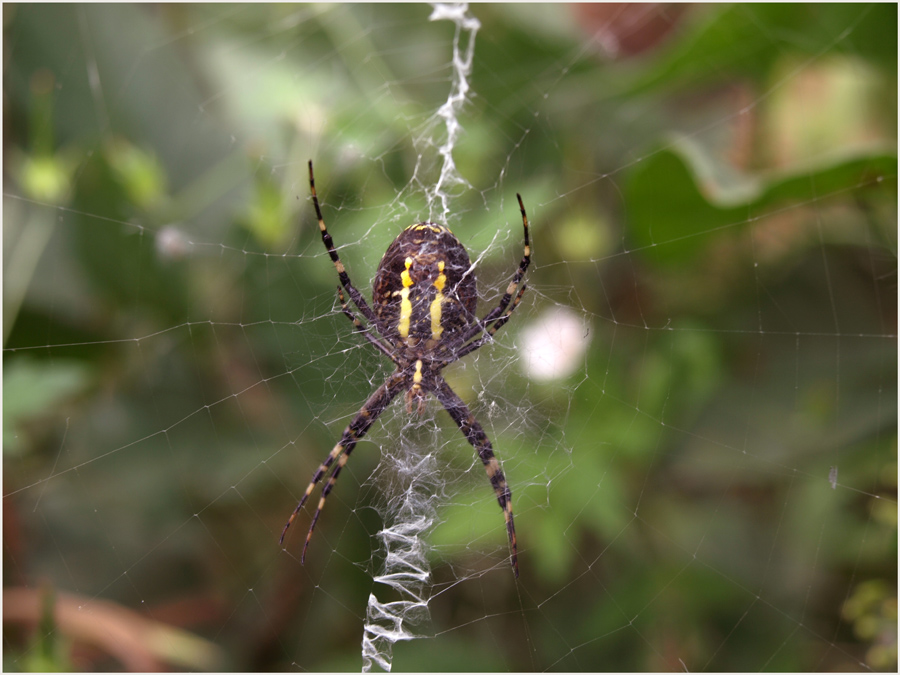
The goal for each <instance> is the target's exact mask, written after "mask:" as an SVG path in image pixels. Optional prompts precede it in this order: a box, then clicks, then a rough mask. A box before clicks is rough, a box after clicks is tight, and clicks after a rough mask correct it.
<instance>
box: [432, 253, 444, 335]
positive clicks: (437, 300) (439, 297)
mask: <svg viewBox="0 0 900 675" xmlns="http://www.w3.org/2000/svg"><path fill="white" fill-rule="evenodd" d="M446 283H447V275H446V274H444V261H443V260H441V261H439V262H438V276H437V279H435V280H434V287H435V288H436V289H437V293H436V294H435V296H434V300H432V301H431V339H432V340H435V341H437V340H440V339H441V333H443V332H444V327H443V326H442V325H441V305H442V304H443V302H444V285H445V284H446Z"/></svg>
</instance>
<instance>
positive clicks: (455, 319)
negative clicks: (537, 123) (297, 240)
mask: <svg viewBox="0 0 900 675" xmlns="http://www.w3.org/2000/svg"><path fill="white" fill-rule="evenodd" d="M309 191H310V193H311V195H312V201H313V205H314V206H315V208H316V217H317V218H318V219H319V230H320V231H321V233H322V242H323V243H324V244H325V248H326V249H327V250H328V255H329V256H331V261H332V262H333V263H334V267H335V269H336V270H337V273H338V277H339V279H340V282H341V285H340V286H338V289H337V290H338V300H339V301H340V304H341V310H342V311H343V313H344V314H345V315H346V316H347V318H348V319H350V321H351V322H352V323H353V327H354V328H355V329H356V331H357V332H359V333H360V334H361V335H362V336H363V337H364V338H365V339H366V340H368V341H369V342H370V343H371V344H372V345H373V346H374V347H375V348H376V349H377V350H378V351H380V352H381V353H382V354H384V355H385V356H386V357H387V358H389V359H390V360H391V361H393V363H394V365H395V366H396V367H397V369H396V370H395V371H394V372H393V373H392V374H391V375H390V377H388V378H387V380H386V381H385V382H384V384H382V385H381V386H380V387H378V389H376V390H375V393H373V394H372V395H371V396H370V397H369V399H368V400H367V401H366V402H365V404H364V405H363V407H362V408H361V409H360V411H359V412H358V413H357V414H356V416H355V417H354V418H353V420H352V421H351V422H350V424H349V425H347V428H346V429H344V433H343V434H342V435H341V439H340V440H339V441H338V442H337V445H335V446H334V448H333V449H332V450H331V452H330V453H329V454H328V457H327V458H326V459H325V461H324V462H322V464H321V465H320V466H319V468H318V469H317V470H316V472H315V473H314V474H313V477H312V480H310V482H309V486H308V487H307V488H306V492H305V493H304V495H303V497H302V498H301V499H300V503H299V504H297V508H295V509H294V512H293V513H292V514H291V517H290V518H289V519H288V521H287V523H286V524H285V526H284V529H283V530H282V532H281V538H280V539H279V543H280V544H283V543H284V537H285V534H287V530H288V528H289V527H290V526H291V523H293V522H294V518H295V517H296V516H297V514H298V513H299V512H300V510H301V509H302V508H303V505H304V504H305V503H306V500H307V499H309V496H310V495H311V494H312V492H313V490H314V489H315V487H316V485H317V484H318V483H319V481H320V480H322V478H323V477H324V476H325V474H326V473H327V472H328V470H329V469H330V468H331V466H332V465H333V464H335V462H337V464H336V465H335V466H334V469H332V470H331V474H330V475H329V477H328V480H327V481H326V482H325V484H324V487H323V488H322V496H321V497H320V498H319V505H318V507H317V508H316V512H315V514H313V517H312V522H311V523H310V525H309V532H307V535H306V542H305V543H304V544H303V552H302V554H301V556H300V563H301V564H303V563H304V562H305V560H306V549H307V548H308V547H309V541H310V539H311V538H312V534H313V530H314V529H315V527H316V522H317V521H318V520H319V515H320V514H321V513H322V509H323V508H324V506H325V499H326V498H327V497H328V495H329V493H330V492H331V490H332V488H334V484H335V482H337V479H338V476H339V475H340V473H341V469H342V468H343V467H344V465H345V464H346V463H347V460H348V459H349V458H350V453H351V452H353V448H354V447H356V442H357V441H358V440H359V439H360V438H362V437H363V436H364V435H365V434H366V432H367V431H368V430H369V429H370V428H371V426H372V424H373V423H374V422H375V420H376V419H378V416H379V415H381V413H383V412H384V411H385V410H386V409H387V407H388V405H390V403H391V401H392V400H393V399H394V398H395V397H396V396H397V395H398V394H400V393H401V392H403V391H406V408H407V411H408V412H409V413H410V414H412V411H413V408H414V407H415V408H416V410H417V411H418V413H420V414H421V413H422V412H423V411H424V409H425V398H426V395H427V394H428V393H431V394H433V395H434V396H435V398H437V400H438V401H439V402H440V403H441V405H442V406H443V407H444V409H445V410H446V411H447V413H448V414H449V415H450V417H452V418H453V421H454V422H456V424H457V425H458V426H459V428H460V430H461V431H462V433H463V435H464V436H465V437H466V440H467V441H469V443H470V444H471V445H472V446H473V447H474V448H475V451H476V452H477V453H478V457H479V458H480V459H481V461H482V463H483V464H484V468H485V470H486V471H487V475H488V478H489V479H490V481H491V485H492V486H493V488H494V493H495V494H496V495H497V501H498V502H499V503H500V508H501V509H503V516H504V518H505V520H506V531H507V535H508V537H509V548H510V563H511V564H512V568H513V572H514V573H515V576H516V577H517V578H518V576H519V563H518V555H517V549H516V528H515V525H514V524H513V511H512V500H511V493H510V491H509V486H508V485H507V484H506V478H505V477H504V476H503V471H502V470H501V469H500V464H499V463H498V462H497V459H496V457H494V450H493V448H492V447H491V442H490V440H488V437H487V434H485V433H484V429H482V428H481V425H480V424H479V423H478V422H477V421H476V420H475V417H474V416H473V415H472V413H471V412H470V411H469V408H468V407H467V406H466V404H465V403H463V401H462V399H461V398H460V397H459V396H457V395H456V393H455V392H454V391H453V390H452V389H451V388H450V386H449V385H448V384H447V382H446V381H445V380H444V378H443V377H442V376H441V370H443V369H444V368H445V367H446V366H448V365H449V364H451V363H453V362H454V361H458V360H459V359H461V358H463V357H464V356H466V355H467V354H470V353H471V352H473V351H475V350H476V349H478V348H479V347H481V346H482V345H484V344H487V343H488V342H490V341H491V340H492V339H493V336H494V334H495V333H496V332H497V331H498V330H500V328H502V327H503V325H504V324H506V322H507V321H508V320H509V317H510V315H511V314H512V313H513V311H514V310H515V309H516V307H518V306H519V301H520V300H521V299H522V295H523V294H524V293H525V288H526V284H525V283H524V282H523V281H522V279H523V277H524V276H525V271H526V270H527V269H528V265H529V263H530V262H531V247H530V245H529V243H528V217H527V216H526V215H525V206H524V204H523V203H522V197H521V196H520V195H518V194H517V195H516V197H517V198H518V200H519V210H520V211H521V213H522V227H523V229H524V231H525V254H524V256H523V257H522V262H520V263H519V267H518V269H517V270H516V271H515V274H513V278H512V280H511V281H510V284H509V286H508V287H507V289H506V292H505V293H504V294H503V296H502V297H501V298H500V304H499V305H497V306H496V307H494V309H493V310H491V311H490V312H488V313H487V314H486V315H485V317H484V318H483V319H479V318H478V317H477V316H476V315H475V305H476V301H477V290H476V287H475V276H474V274H473V273H472V272H473V270H472V264H471V262H470V261H469V254H468V253H466V249H465V248H463V245H462V244H461V243H460V242H459V240H458V239H457V238H456V237H455V236H454V235H453V233H452V232H450V230H449V229H448V228H447V227H445V226H444V225H438V224H436V223H427V222H423V223H415V224H413V225H410V226H409V227H407V228H406V229H405V230H404V231H403V232H401V233H400V234H399V235H398V236H397V238H396V239H394V241H393V243H392V244H391V245H390V246H388V249H387V251H386V252H385V254H384V257H382V259H381V262H380V263H379V265H378V269H377V271H376V272H375V280H374V281H373V282H372V304H373V305H374V309H373V308H372V307H370V306H369V304H368V303H367V302H366V300H365V299H364V298H363V296H362V294H361V293H360V292H359V291H358V290H357V289H356V288H355V287H354V286H353V284H352V283H351V282H350V277H349V276H348V274H347V270H346V268H345V267H344V264H343V263H342V262H341V259H340V257H339V256H338V253H337V251H336V250H335V248H334V242H333V240H332V238H331V235H330V234H329V233H328V230H327V229H326V228H325V220H324V219H323V218H322V209H321V208H320V207H319V199H318V197H317V196H316V184H315V179H314V178H313V164H312V161H310V162H309ZM342 287H343V288H342ZM517 289H518V290H517ZM344 290H346V291H347V293H348V294H349V296H350V300H352V301H353V304H354V305H356V307H357V309H358V310H359V312H360V313H361V314H362V316H363V318H364V319H365V321H366V322H368V325H366V323H363V321H362V320H360V319H359V317H358V316H356V315H355V314H354V313H353V311H352V310H351V309H350V307H349V306H348V303H347V299H346V297H345V296H344ZM510 302H512V304H510ZM479 336H480V337H479Z"/></svg>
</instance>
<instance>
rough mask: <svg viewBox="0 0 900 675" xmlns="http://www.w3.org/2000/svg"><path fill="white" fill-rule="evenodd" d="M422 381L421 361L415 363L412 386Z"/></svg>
mask: <svg viewBox="0 0 900 675" xmlns="http://www.w3.org/2000/svg"><path fill="white" fill-rule="evenodd" d="M421 381H422V360H421V359H419V360H418V361H416V372H414V373H413V384H419V383H420V382H421Z"/></svg>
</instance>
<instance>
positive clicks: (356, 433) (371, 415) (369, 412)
mask: <svg viewBox="0 0 900 675" xmlns="http://www.w3.org/2000/svg"><path fill="white" fill-rule="evenodd" d="M407 379H408V378H407V375H406V374H405V373H402V372H400V371H397V372H395V373H394V374H393V375H391V376H390V377H389V378H388V379H387V381H386V382H385V383H384V384H382V385H381V386H380V387H378V389H376V390H375V393H374V394H372V395H371V396H370V397H369V400H368V401H366V402H365V404H364V405H363V407H362V408H361V409H360V411H359V412H358V413H357V414H356V417H354V418H353V421H352V422H350V424H348V425H347V428H346V429H344V433H343V434H342V435H341V440H340V441H338V443H337V445H335V446H334V448H333V449H332V450H331V452H330V453H329V455H328V457H327V458H326V459H325V461H324V462H322V464H320V465H319V468H318V469H317V470H316V472H315V473H314V474H313V477H312V480H310V481H309V485H308V486H307V488H306V492H305V493H304V494H303V497H302V498H301V499H300V503H299V504H297V508H296V509H294V512H293V513H292V514H291V517H290V518H289V519H288V521H287V523H286V524H285V526H284V529H283V530H282V531H281V539H279V540H278V541H279V543H284V535H285V534H287V531H288V528H289V527H290V526H291V523H293V522H294V518H296V517H297V514H298V513H300V509H302V508H303V505H304V504H305V503H306V500H307V499H309V496H310V495H311V494H312V492H313V490H314V489H315V487H316V484H317V483H318V482H319V481H320V480H322V477H323V476H324V475H325V473H326V472H327V471H328V469H329V468H330V467H331V465H332V464H334V462H335V460H337V466H335V467H334V470H333V471H332V472H331V475H330V476H329V477H328V481H327V482H326V483H325V487H324V488H322V496H321V497H320V498H319V505H318V507H317V508H316V512H315V514H314V515H313V518H312V522H311V523H310V525H309V532H307V534H306V542H305V543H304V544H303V553H302V554H301V555H300V564H301V565H302V564H303V562H304V561H305V560H306V549H307V547H308V546H309V540H310V539H312V534H313V530H314V529H315V528H316V522H317V521H318V520H319V514H321V513H322V509H323V508H324V507H325V499H326V498H327V497H328V494H329V493H330V492H331V489H332V488H333V487H334V484H335V482H337V479H338V476H339V475H340V473H341V469H342V468H343V467H344V464H346V463H347V460H348V459H349V458H350V453H351V452H353V448H355V447H356V442H357V441H358V440H359V439H360V438H362V437H363V436H365V435H366V432H367V431H368V430H369V429H370V428H371V426H372V424H374V423H375V420H377V419H378V417H379V416H380V415H381V413H383V412H384V411H385V410H386V409H387V407H388V406H389V405H390V403H391V401H392V400H394V397H395V396H397V394H399V393H400V392H401V391H403V390H404V389H405V388H406V386H407Z"/></svg>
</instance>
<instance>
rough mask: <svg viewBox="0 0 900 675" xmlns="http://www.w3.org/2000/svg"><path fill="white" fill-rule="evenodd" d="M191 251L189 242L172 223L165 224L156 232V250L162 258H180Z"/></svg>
mask: <svg viewBox="0 0 900 675" xmlns="http://www.w3.org/2000/svg"><path fill="white" fill-rule="evenodd" d="M190 251H191V242H190V241H189V240H188V238H187V237H186V236H185V234H184V232H182V231H181V230H179V229H178V228H177V227H175V226H174V225H166V226H165V227H163V228H162V229H160V231H159V232H157V233H156V252H157V253H158V254H159V257H160V258H162V259H163V260H166V261H169V260H181V259H182V258H184V257H185V256H186V255H188V253H190Z"/></svg>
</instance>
